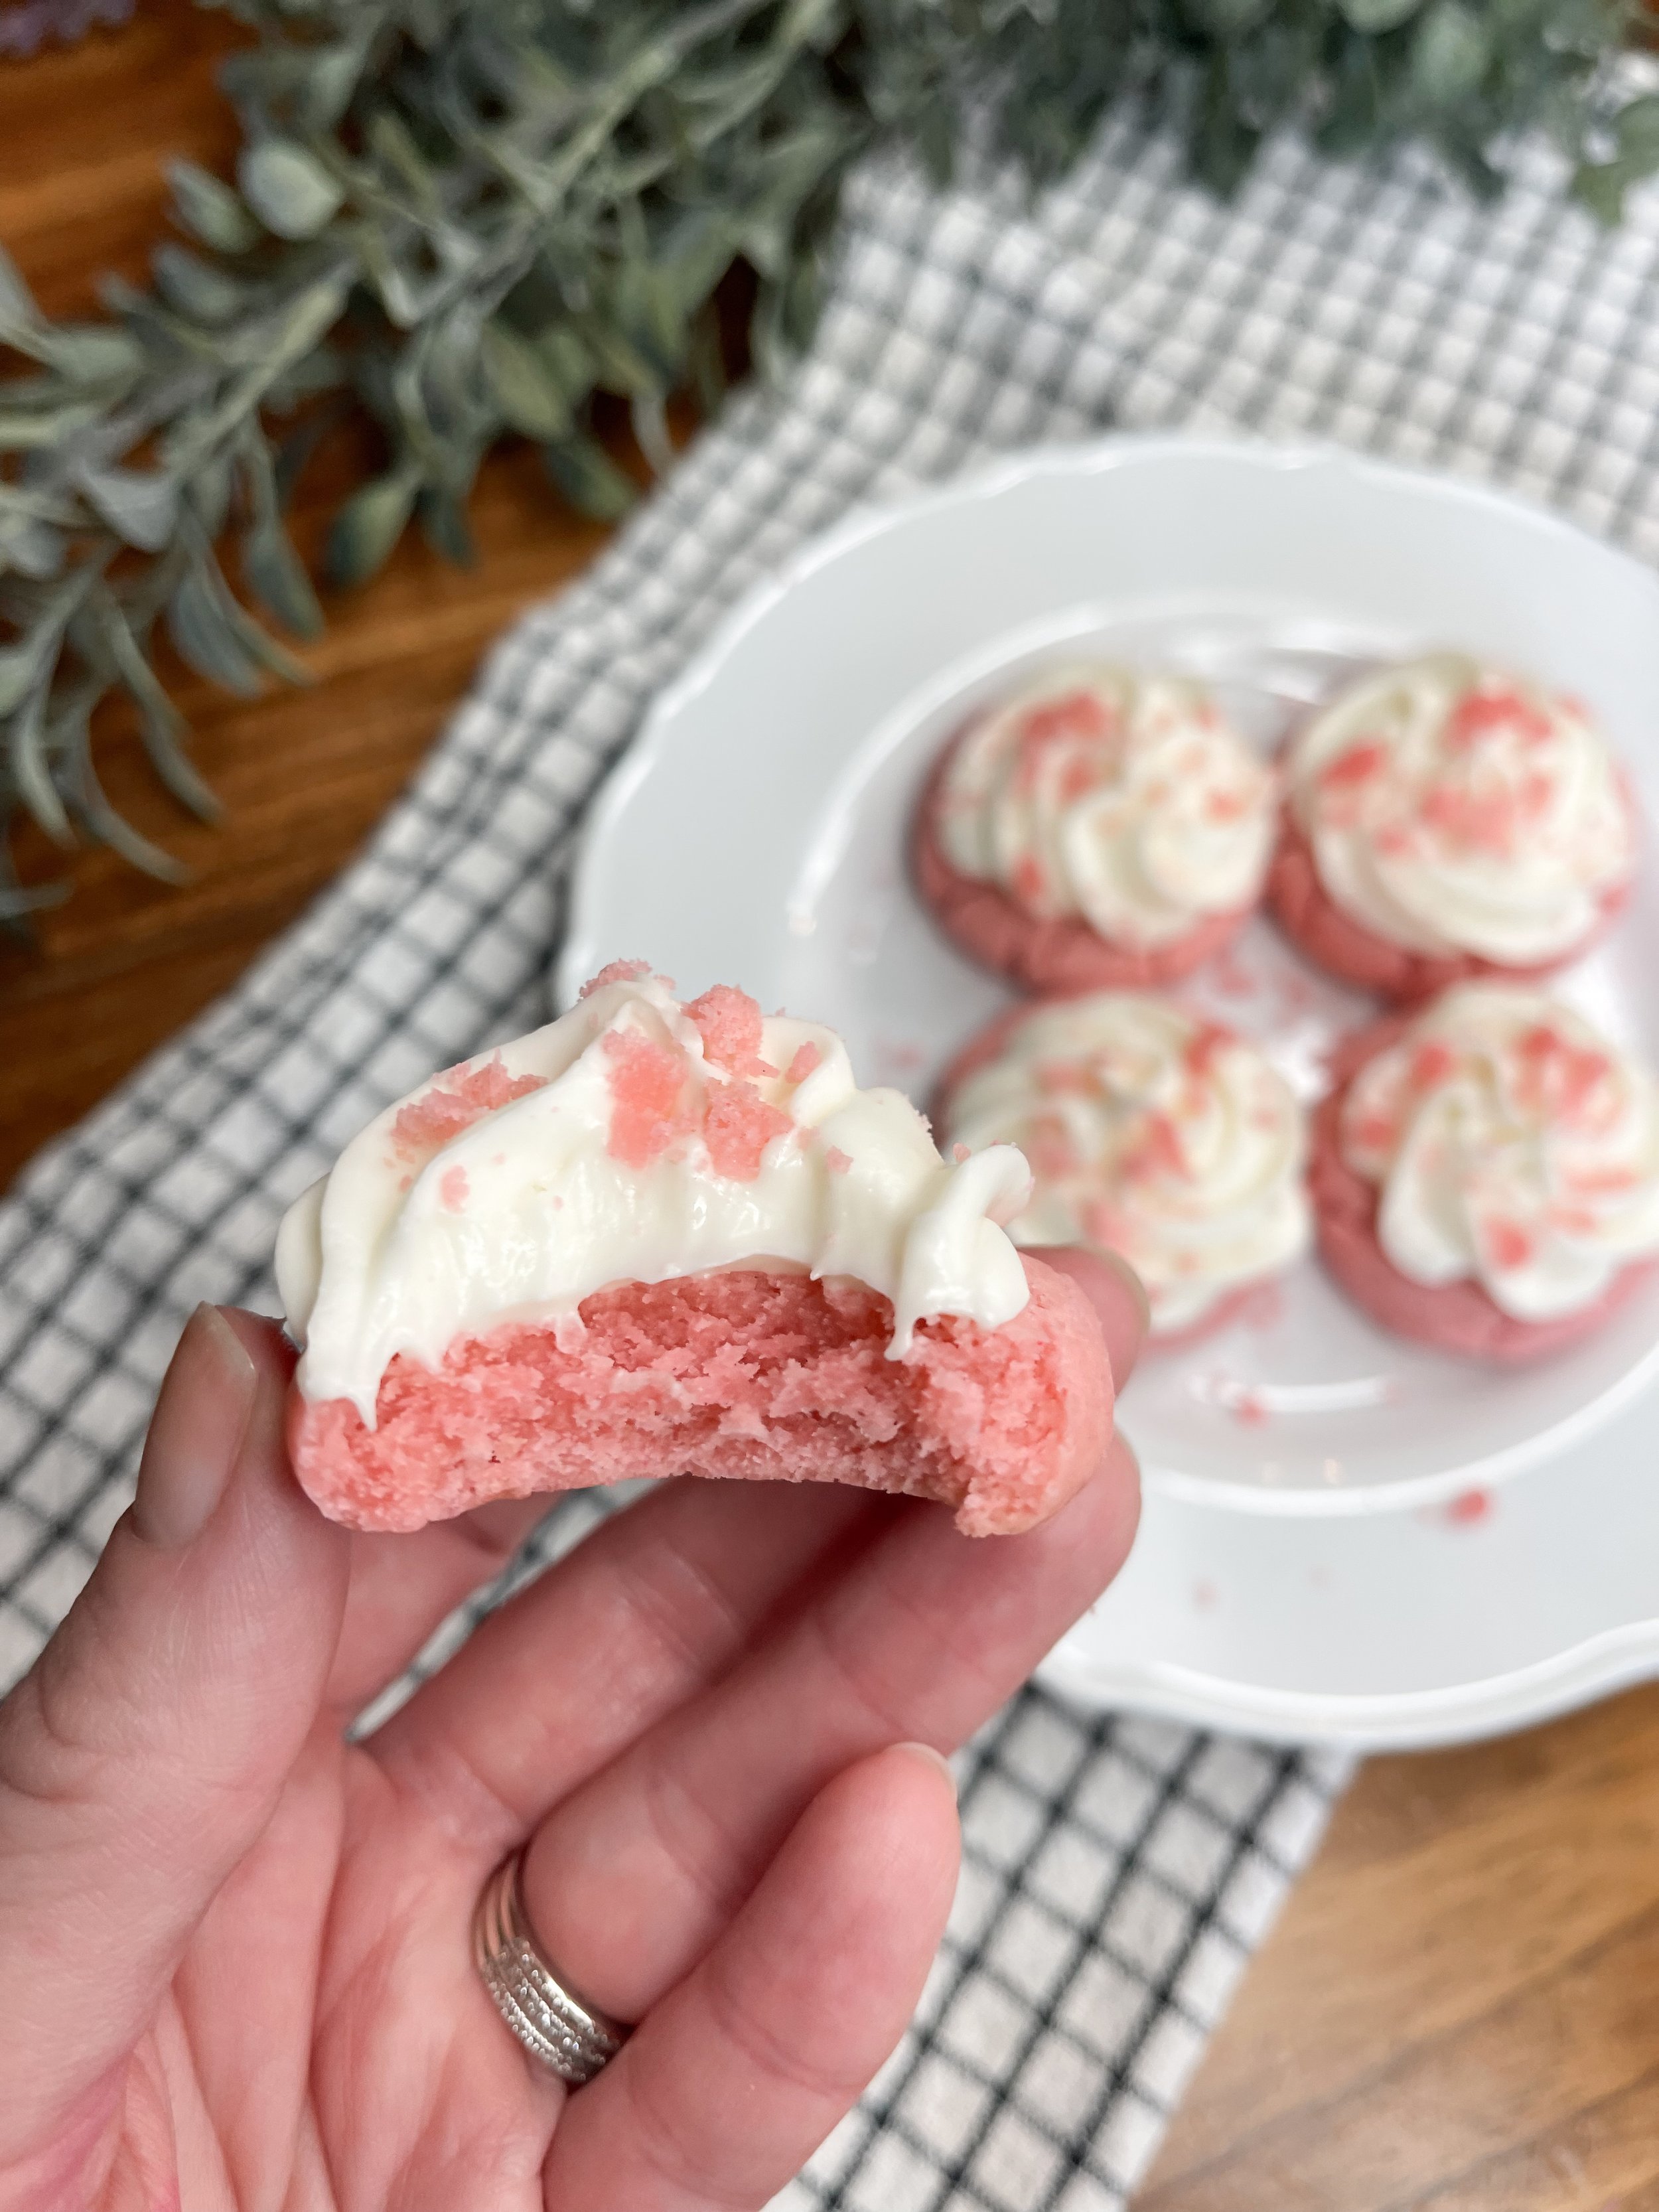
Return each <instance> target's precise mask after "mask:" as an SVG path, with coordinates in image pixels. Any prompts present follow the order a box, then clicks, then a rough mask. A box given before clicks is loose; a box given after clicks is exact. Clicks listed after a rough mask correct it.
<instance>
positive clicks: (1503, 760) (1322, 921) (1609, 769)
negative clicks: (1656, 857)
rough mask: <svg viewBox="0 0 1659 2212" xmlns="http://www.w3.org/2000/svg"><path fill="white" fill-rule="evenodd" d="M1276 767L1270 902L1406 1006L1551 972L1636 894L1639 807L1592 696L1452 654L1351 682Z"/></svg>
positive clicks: (1341, 967) (1318, 950)
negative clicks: (1567, 695) (1277, 817)
mask: <svg viewBox="0 0 1659 2212" xmlns="http://www.w3.org/2000/svg"><path fill="white" fill-rule="evenodd" d="M1285 781H1286V786H1287V789H1286V797H1285V806H1284V810H1283V818H1282V824H1281V829H1280V835H1279V848H1278V851H1277V852H1276V854H1274V857H1273V866H1272V870H1271V872H1270V874H1269V877H1268V882H1267V897H1268V902H1269V903H1270V905H1271V906H1272V908H1273V912H1274V914H1275V915H1276V916H1277V917H1278V919H1279V922H1280V923H1281V925H1282V926H1283V927H1284V928H1285V932H1286V933H1287V934H1288V935H1289V936H1290V937H1291V939H1293V940H1294V941H1295V943H1296V944H1297V945H1298V946H1299V947H1300V948H1301V950H1302V951H1304V952H1305V953H1306V954H1307V955H1308V957H1309V958H1310V959H1311V960H1313V961H1316V963H1318V964H1319V965H1320V966H1321V967H1322V968H1324V969H1328V971H1329V972H1330V973H1331V974H1333V975H1338V976H1340V977H1341V978H1342V980H1343V981H1345V982H1350V983H1355V984H1358V985H1359V986H1360V987H1362V988H1363V989H1366V990H1372V991H1377V992H1380V993H1382V994H1384V995H1385V996H1387V997H1389V998H1391V999H1395V1000H1399V1001H1401V1002H1402V1003H1409V1002H1414V1001H1416V1000H1419V999H1423V998H1427V997H1430V996H1432V994H1434V993H1435V992H1437V991H1441V990H1443V989H1445V988H1447V987H1449V985H1451V984H1453V983H1455V982H1459V981H1467V980H1468V979H1470V978H1473V977H1477V976H1481V975H1492V976H1505V977H1508V978H1510V979H1511V980H1514V981H1525V980H1528V979H1532V978H1536V977H1539V976H1542V975H1548V974H1550V973H1552V972H1553V970H1555V969H1558V968H1560V967H1562V966H1564V965H1565V964H1566V963H1568V962H1570V961H1572V960H1576V959H1577V958H1579V957H1581V956H1582V955H1583V953H1585V952H1586V951H1589V949H1590V947H1591V946H1592V945H1594V944H1595V940H1596V939H1597V938H1599V937H1600V936H1601V933H1602V932H1603V930H1604V929H1605V928H1606V927H1607V925H1608V923H1609V922H1610V921H1612V920H1613V918H1614V916H1615V915H1617V914H1618V913H1619V911H1620V908H1622V906H1623V905H1624V903H1625V901H1626V898H1627V897H1628V896H1629V891H1630V886H1631V881H1632V874H1633V872H1634V868H1635V860H1636V812H1635V808H1634V805H1633V802H1632V798H1631V795H1630V793H1629V790H1628V788H1627V787H1626V783H1625V780H1624V778H1623V775H1622V774H1621V773H1620V769H1619V768H1618V765H1617V763H1615V762H1614V760H1613V757H1612V755H1611V754H1610V753H1609V751H1608V750H1607V745H1606V744H1605V742H1604V740H1603V739H1602V738H1601V736H1600V734H1599V732H1597V731H1596V730H1595V727H1594V726H1593V725H1592V724H1591V722H1590V720H1589V714H1588V712H1587V710H1586V709H1585V708H1583V707H1582V706H1580V705H1579V704H1578V703H1577V702H1576V701H1572V700H1567V699H1562V698H1559V697H1556V696H1553V694H1550V693H1548V692H1546V691H1543V690H1540V689H1539V688H1538V687H1537V686H1535V685H1532V684H1527V683H1524V682H1522V680H1521V679H1519V678H1512V677H1509V676H1505V675H1503V674H1501V673H1499V672H1498V671H1494V670H1491V669H1486V668H1482V667H1481V666H1480V665H1478V664H1476V663H1475V662H1474V661H1471V660H1468V659H1465V658H1463V657H1462V656H1460V655H1457V654H1452V653H1438V654H1432V655H1429V656H1427V657H1425V659H1421V660H1418V661H1412V662H1407V663H1405V664H1402V665H1399V666H1395V667H1390V668H1388V669H1385V670H1383V671H1380V672H1379V673H1376V674H1374V675H1371V676H1369V677H1366V678H1362V679H1361V680H1360V681H1359V682H1358V684H1353V685H1351V686H1350V687H1348V689H1346V690H1345V691H1343V692H1342V693H1341V694H1340V696H1338V697H1337V698H1336V699H1335V700H1334V701H1333V702H1332V703H1331V704H1330V705H1329V706H1328V707H1327V708H1322V710H1321V711H1320V712H1319V713H1317V714H1314V715H1312V716H1311V717H1310V719H1309V720H1308V721H1307V722H1306V723H1305V724H1304V726H1303V728H1302V729H1301V730H1300V731H1299V732H1297V734H1296V735H1295V736H1294V737H1293V738H1292V739H1291V742H1290V744H1288V746H1287V747H1286V749H1285Z"/></svg>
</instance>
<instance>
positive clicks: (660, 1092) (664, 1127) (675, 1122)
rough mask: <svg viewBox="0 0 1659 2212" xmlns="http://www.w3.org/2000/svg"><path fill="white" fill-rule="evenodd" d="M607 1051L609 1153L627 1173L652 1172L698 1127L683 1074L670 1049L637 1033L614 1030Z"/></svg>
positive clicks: (609, 1037)
mask: <svg viewBox="0 0 1659 2212" xmlns="http://www.w3.org/2000/svg"><path fill="white" fill-rule="evenodd" d="M605 1056H606V1058H607V1059H608V1060H610V1062H611V1066H610V1068H609V1069H608V1071H607V1073H606V1080H607V1082H608V1083H609V1085H610V1088H611V1134H610V1136H609V1138H608V1139H607V1140H606V1143H605V1150H606V1151H607V1152H609V1153H610V1155H611V1158H612V1159H613V1160H620V1161H621V1162H622V1163H623V1165H624V1166H625V1167H630V1168H645V1167H649V1166H650V1164H651V1163H652V1161H653V1160H654V1159H659V1158H661V1156H662V1155H663V1153H664V1152H666V1151H667V1150H668V1147H669V1146H670V1145H671V1144H672V1143H673V1141H674V1139H675V1138H676V1137H680V1136H684V1135H685V1133H687V1132H688V1131H689V1130H690V1128H691V1127H693V1126H694V1125H693V1123H692V1121H691V1118H690V1115H689V1114H688V1112H687V1111H686V1108H685V1103H684V1092H685V1071H684V1066H683V1065H682V1063H681V1061H680V1060H679V1058H678V1055H677V1054H674V1053H673V1052H671V1051H670V1049H669V1048H668V1047H667V1046H666V1045H665V1044H658V1043H656V1042H654V1040H653V1039H652V1038H650V1037H648V1036H642V1035H641V1033H640V1031H639V1030H611V1033H610V1035H609V1036H607V1037H606V1038H605Z"/></svg>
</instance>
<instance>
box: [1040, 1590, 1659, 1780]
mask: <svg viewBox="0 0 1659 2212" xmlns="http://www.w3.org/2000/svg"><path fill="white" fill-rule="evenodd" d="M1656 1674H1659V1620H1640V1621H1623V1622H1620V1623H1619V1624H1617V1625H1616V1626H1613V1627H1610V1628H1606V1629H1601V1630H1598V1631H1597V1632H1595V1634H1594V1635H1592V1636H1588V1637H1583V1638H1580V1640H1579V1641H1578V1642H1577V1644H1570V1645H1568V1646H1567V1647H1566V1648H1565V1650H1562V1651H1559V1652H1554V1653H1552V1654H1551V1655H1550V1656H1548V1657H1547V1658H1545V1659H1539V1660H1534V1661H1533V1662H1531V1663H1530V1664H1529V1665H1528V1666H1526V1667H1522V1668H1515V1669H1513V1670H1512V1671H1511V1672H1510V1673H1507V1674H1493V1675H1488V1676H1484V1677H1480V1678H1479V1679H1476V1680H1471V1681H1468V1682H1453V1683H1445V1684H1443V1685H1440V1686H1437V1687H1435V1688H1433V1689H1427V1690H1400V1691H1393V1690H1376V1691H1367V1692H1364V1693H1344V1692H1311V1691H1307V1690H1280V1689H1276V1688H1273V1687H1271V1686H1267V1685H1265V1684H1261V1683H1253V1682H1249V1681H1243V1680H1233V1679H1230V1678H1229V1677H1228V1676H1226V1675H1225V1674H1212V1673H1209V1672H1206V1670H1205V1669H1203V1668H1195V1667H1187V1666H1182V1665H1181V1664H1180V1663H1178V1662H1175V1661H1173V1660H1147V1661H1142V1662H1137V1663H1135V1664H1133V1665H1128V1664H1122V1665H1091V1664H1090V1663H1088V1662H1085V1661H1083V1660H1081V1659H1080V1658H1079V1657H1078V1656H1075V1655H1074V1654H1073V1653H1071V1652H1069V1651H1067V1650H1066V1646H1065V1644H1064V1642H1062V1643H1061V1644H1059V1645H1057V1646H1056V1647H1055V1649H1054V1650H1053V1651H1051V1652H1050V1653H1049V1654H1048V1657H1047V1658H1045V1659H1044V1660H1042V1662H1041V1663H1040V1664H1039V1665H1038V1667H1037V1668H1036V1677H1035V1679H1036V1680H1037V1681H1039V1682H1041V1683H1042V1685H1043V1686H1044V1687H1045V1688H1047V1689H1049V1690H1052V1691H1054V1692H1055V1694H1056V1695H1058V1696H1060V1697H1063V1698H1065V1699H1068V1700H1069V1701H1070V1702H1071V1703H1073V1704H1074V1705H1083V1706H1085V1707H1087V1708H1089V1709H1091V1710H1097V1711H1136V1712H1145V1713H1152V1714H1155V1715H1156V1716H1157V1717H1158V1718H1159V1719H1162V1720H1172V1721H1177V1722H1181V1723H1185V1724H1186V1725H1188V1726H1189V1727H1193V1728H1203V1729H1215V1730H1218V1732H1219V1733H1221V1734H1223V1735H1249V1736H1252V1737H1255V1738H1257V1739H1260V1740H1261V1741H1267V1742H1271V1743H1282V1744H1302V1745H1328V1746H1339V1747H1345V1748H1346V1749H1349V1750H1352V1751H1368V1752H1370V1751H1431V1750H1434V1749H1437V1748H1438V1747H1443V1746H1446V1745H1451V1744H1459V1743H1469V1742H1474V1741H1482V1740H1485V1739H1486V1738H1488V1737H1492V1736H1497V1735H1510V1734H1512V1733H1513V1732H1514V1731H1516V1730H1517V1729H1524V1728H1532V1727H1534V1726H1536V1725H1537V1724H1538V1723H1541V1722H1543V1721H1547V1720H1551V1719H1553V1718H1555V1717H1557V1716H1559V1715H1560V1714H1563V1713H1567V1712H1571V1711H1576V1710H1577V1708H1578V1707H1579V1706H1581V1705H1589V1703H1591V1702H1592V1700H1594V1699H1598V1698H1602V1697H1610V1696H1612V1695H1613V1693H1614V1692H1617V1691H1620V1690H1625V1689H1630V1688H1632V1687H1634V1686H1635V1685H1636V1684H1638V1683H1639V1682H1644V1681H1650V1680H1652V1679H1653V1678H1654V1677H1655V1675H1656Z"/></svg>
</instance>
